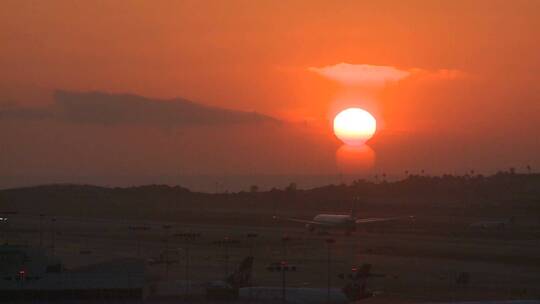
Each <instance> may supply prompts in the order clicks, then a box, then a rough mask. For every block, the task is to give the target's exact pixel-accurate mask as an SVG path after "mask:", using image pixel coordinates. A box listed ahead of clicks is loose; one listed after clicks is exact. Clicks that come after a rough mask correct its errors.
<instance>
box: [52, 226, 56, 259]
mask: <svg viewBox="0 0 540 304" xmlns="http://www.w3.org/2000/svg"><path fill="white" fill-rule="evenodd" d="M55 222H56V218H54V217H53V218H52V219H51V233H52V235H51V251H52V255H54V249H55V248H54V247H55V245H56V244H55V243H56V229H55V228H56V226H55V224H54V223H55Z"/></svg>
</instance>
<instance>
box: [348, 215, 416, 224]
mask: <svg viewBox="0 0 540 304" xmlns="http://www.w3.org/2000/svg"><path fill="white" fill-rule="evenodd" d="M403 219H410V220H414V219H415V217H414V216H394V217H371V218H364V219H357V220H356V221H355V223H356V224H369V223H378V222H389V221H397V220H403Z"/></svg>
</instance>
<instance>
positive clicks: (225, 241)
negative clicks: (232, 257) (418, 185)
mask: <svg viewBox="0 0 540 304" xmlns="http://www.w3.org/2000/svg"><path fill="white" fill-rule="evenodd" d="M213 243H214V244H216V245H218V246H220V247H223V248H224V249H225V275H226V276H227V275H229V246H230V245H231V244H238V243H240V242H239V241H238V240H232V239H231V238H229V237H228V236H226V237H224V238H223V239H222V240H219V241H215V242H213Z"/></svg>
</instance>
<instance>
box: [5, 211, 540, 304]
mask: <svg viewBox="0 0 540 304" xmlns="http://www.w3.org/2000/svg"><path fill="white" fill-rule="evenodd" d="M9 225H10V226H9V229H7V230H5V231H4V232H3V233H4V235H3V237H4V238H5V239H6V240H8V241H9V242H11V243H23V244H28V245H32V246H40V245H41V246H43V247H45V248H47V249H48V250H49V252H50V254H54V255H57V256H59V257H60V258H62V260H63V261H65V264H66V266H67V267H77V266H81V265H85V264H91V263H95V262H100V261H104V260H108V259H111V258H118V257H140V258H144V259H150V258H156V257H158V256H159V254H160V253H161V252H163V251H164V250H166V249H167V248H169V249H178V253H179V254H178V261H177V263H172V264H169V265H168V266H167V265H165V264H155V265H148V267H147V269H148V278H149V281H150V282H157V281H160V280H189V281H192V282H201V283H202V282H208V281H211V280H216V279H221V278H223V277H225V274H226V273H229V272H230V271H232V270H233V269H234V268H235V267H236V266H237V264H238V263H239V261H240V260H241V259H242V258H243V257H245V256H247V255H250V254H251V253H253V255H254V256H255V265H254V283H255V285H259V286H280V285H281V283H282V281H281V275H280V273H279V272H275V271H269V270H267V266H268V265H270V264H271V263H275V262H280V261H287V262H288V263H289V264H290V265H295V266H296V267H297V270H296V271H291V272H289V273H287V275H286V281H287V286H296V287H320V288H325V287H326V286H327V280H328V256H329V252H330V266H331V268H330V269H331V273H330V279H331V285H332V286H333V287H341V286H343V285H344V282H343V280H342V279H340V278H338V275H339V274H342V273H343V274H347V273H350V270H351V267H352V266H354V265H359V264H361V263H371V264H373V270H372V271H373V272H374V273H379V274H384V275H385V276H384V277H376V278H372V279H370V281H369V287H370V288H371V289H373V290H375V291H377V292H378V296H377V297H375V298H373V299H369V300H366V301H365V302H366V303H417V302H429V301H454V300H455V301H457V300H475V299H516V298H518V299H519V298H526V299H535V298H540V240H538V239H521V238H515V239H507V238H506V239H505V238H503V239H501V238H494V237H487V238H482V237H479V238H471V237H459V236H455V235H454V236H440V235H431V234H415V233H410V232H408V231H407V230H401V229H394V230H382V231H384V232H381V231H377V230H376V229H375V230H374V231H371V232H367V231H364V230H360V231H358V232H357V233H355V234H353V235H352V236H345V235H343V234H339V233H338V234H330V235H317V234H310V233H308V232H307V231H306V230H305V229H304V228H303V227H302V225H298V226H295V225H281V224H280V223H276V224H275V225H265V226H257V227H253V226H245V225H240V224H239V225H231V224H227V225H223V224H215V223H208V224H197V225H195V224H186V223H179V222H157V221H152V222H150V221H144V222H142V221H127V220H125V221H122V220H110V219H109V220H108V219H83V220H81V219H80V218H71V217H56V218H55V221H52V220H51V217H41V218H40V217H39V216H33V217H25V216H14V217H12V218H10V224H9ZM40 227H41V228H40ZM137 227H138V228H137ZM141 227H144V228H141ZM398 228H399V227H398ZM248 234H251V236H252V237H248V236H247V235H248ZM190 235H191V236H193V235H195V237H192V238H191V239H189V240H186V236H190ZM254 235H256V237H253V236H254ZM283 236H287V237H288V241H286V242H284V241H283V239H282V238H283ZM328 238H333V239H334V240H335V241H336V242H335V243H334V244H332V245H330V246H331V247H330V248H328V245H327V243H326V242H325V240H326V239H328ZM186 249H188V250H187V251H188V252H189V262H188V263H186ZM329 249H330V250H329ZM186 264H187V265H186ZM186 269H187V272H186ZM464 272H466V273H468V274H469V276H470V282H469V283H468V284H466V286H465V285H460V284H458V283H457V282H456V280H457V278H458V276H459V275H460V274H461V273H464Z"/></svg>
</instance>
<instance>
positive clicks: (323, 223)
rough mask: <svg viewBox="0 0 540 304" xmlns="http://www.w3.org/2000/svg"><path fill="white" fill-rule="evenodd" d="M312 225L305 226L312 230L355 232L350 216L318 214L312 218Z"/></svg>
mask: <svg viewBox="0 0 540 304" xmlns="http://www.w3.org/2000/svg"><path fill="white" fill-rule="evenodd" d="M313 222H314V223H313V224H307V225H306V228H308V229H309V230H310V231H314V230H345V231H347V232H352V231H354V230H355V228H356V225H355V219H354V218H353V217H352V216H351V215H343V214H318V215H316V216H315V217H314V218H313Z"/></svg>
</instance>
